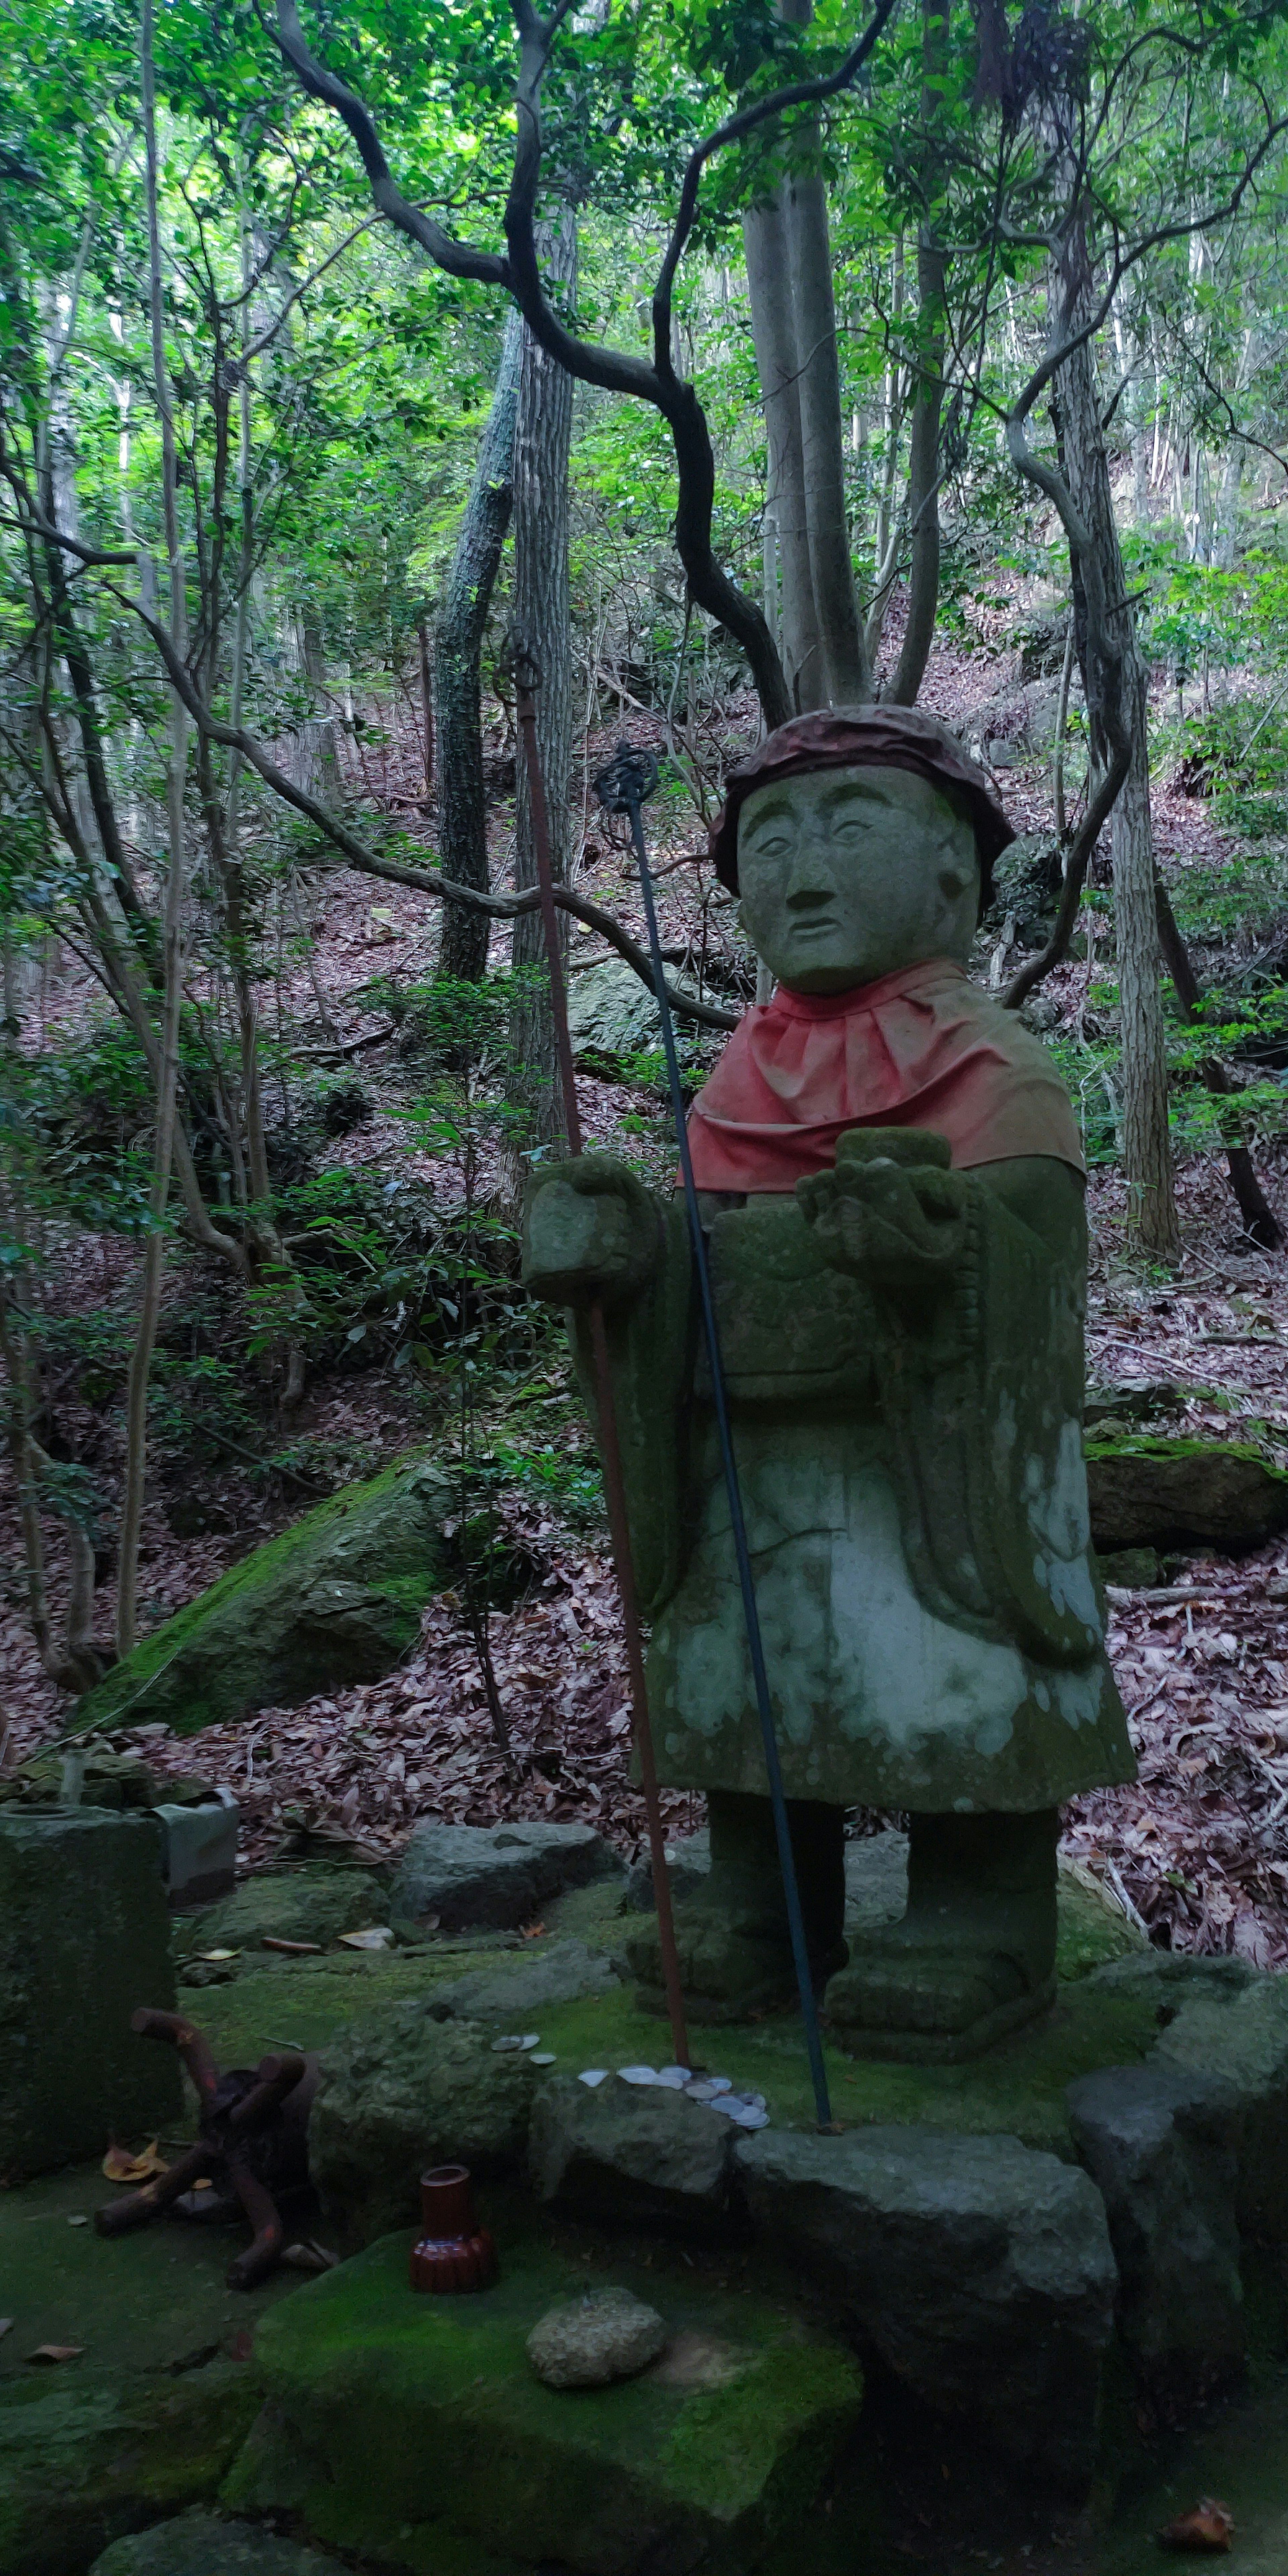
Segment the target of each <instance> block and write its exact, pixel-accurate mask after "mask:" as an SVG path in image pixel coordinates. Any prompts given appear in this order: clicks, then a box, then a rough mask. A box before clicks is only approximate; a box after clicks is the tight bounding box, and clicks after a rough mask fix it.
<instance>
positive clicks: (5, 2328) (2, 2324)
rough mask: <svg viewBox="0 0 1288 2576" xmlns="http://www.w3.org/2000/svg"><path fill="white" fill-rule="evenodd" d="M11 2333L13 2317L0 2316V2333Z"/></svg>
mask: <svg viewBox="0 0 1288 2576" xmlns="http://www.w3.org/2000/svg"><path fill="white" fill-rule="evenodd" d="M12 2333H13V2318H12V2317H0V2335H7V2334H12Z"/></svg>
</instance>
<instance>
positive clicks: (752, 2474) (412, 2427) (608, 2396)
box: [221, 2234, 863, 2576]
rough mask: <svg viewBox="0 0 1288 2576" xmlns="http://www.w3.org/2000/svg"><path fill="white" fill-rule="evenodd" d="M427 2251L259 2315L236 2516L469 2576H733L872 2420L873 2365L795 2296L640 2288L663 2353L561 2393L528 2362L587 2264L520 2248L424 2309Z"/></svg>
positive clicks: (357, 2266) (335, 2276)
mask: <svg viewBox="0 0 1288 2576" xmlns="http://www.w3.org/2000/svg"><path fill="white" fill-rule="evenodd" d="M411 2241H412V2240H411V2236H410V2234H408V2235H398V2236H392V2237H388V2238H385V2239H383V2240H382V2241H381V2243H380V2244H378V2245H373V2246H371V2247H369V2248H368V2250H367V2252H366V2253H365V2254H362V2255H359V2256H357V2257H356V2258H355V2259H354V2260H353V2261H352V2262H350V2263H346V2264H343V2265H342V2266H341V2267H340V2269H339V2270H338V2271H334V2272H331V2273H329V2274H327V2275H326V2276H325V2277H324V2278H323V2279H320V2280H318V2281H316V2282H314V2283H312V2284H310V2286H309V2287H308V2288H307V2289H306V2290H304V2291H303V2292H301V2294H300V2296H299V2297H298V2298H297V2299H294V2300H292V2301H290V2302H288V2304H287V2305H286V2306H285V2307H284V2308H282V2309H280V2310H278V2311H275V2313H274V2314H273V2315H272V2316H271V2317H269V2318H268V2319H267V2320H266V2321H265V2324H264V2325H263V2327H262V2328H261V2330H260V2334H259V2337H258V2340H257V2344H256V2364H257V2367H258V2369H259V2371H260V2374H261V2376H262V2380H263V2385H264V2392H265V2398H266V2404H265V2410H264V2414H263V2416H262V2417H261V2419H260V2421H259V2423H258V2424H257V2426H256V2427H255V2430H254V2431H253V2433H252V2434H251V2436H250V2438H249V2440H248V2442H247V2444H246V2446H245V2449H244V2450H243V2452H242V2454H241V2456H240V2458H239V2459H238V2461H237V2462H236V2463H235V2465H234V2467H233V2469H232V2471H231V2472H230V2474H229V2476H228V2478H227V2479H226V2481H225V2484H224V2488H223V2490H222V2496H221V2501H222V2502H223V2503H224V2504H225V2505H227V2506H228V2507H229V2508H230V2509H231V2510H233V2511H237V2510H240V2511H245V2512H255V2511H260V2512H264V2511H268V2510H272V2509H282V2508H287V2509H289V2510H290V2511H292V2512H293V2513H295V2514H297V2515H298V2516H299V2518H300V2524H301V2527H302V2529H303V2530H304V2532H305V2533H306V2534H307V2535H308V2536H309V2537H310V2538H316V2539H317V2540H319V2541H320V2542H321V2543H322V2545H323V2546H324V2547H326V2546H330V2547H334V2548H337V2549H341V2550H353V2551H355V2552H357V2553H361V2554H362V2555H363V2556H364V2557H365V2556H368V2555H369V2556H370V2557H371V2558H372V2559H374V2560H375V2561H377V2562H378V2563H379V2564H380V2565H382V2566H385V2565H387V2566H390V2567H393V2568H398V2569H401V2568H406V2569H408V2570H417V2571H419V2570H422V2569H424V2568H426V2567H430V2566H433V2567H438V2566H440V2565H452V2566H454V2567H455V2566H459V2567H460V2569H461V2571H462V2576H465V2571H467V2570H474V2569H477V2568H480V2567H482V2566H485V2565H486V2563H487V2558H486V2556H485V2553H487V2554H488V2555H491V2554H494V2555H495V2556H496V2557H497V2558H499V2559H500V2560H501V2561H502V2563H503V2564H505V2565H507V2566H513V2565H515V2564H516V2563H518V2564H521V2565H523V2566H532V2565H533V2564H534V2563H535V2564H538V2565H539V2564H541V2563H542V2562H551V2561H553V2562H554V2563H555V2564H556V2565H557V2566H560V2567H563V2568H569V2569H573V2570H576V2571H579V2576H580V2572H581V2571H584V2576H636V2571H640V2576H643V2571H644V2570H645V2569H647V2570H648V2571H649V2576H683V2571H686V2570H689V2569H694V2568H697V2567H701V2568H702V2570H703V2571H704V2576H707V2571H708V2570H709V2571H710V2576H737V2571H741V2570H746V2569H750V2568H754V2567H756V2566H758V2565H759V2564H761V2563H762V2560H763V2558H764V2556H765V2554H766V2553H767V2551H768V2550H769V2549H770V2548H771V2546H772V2545H773V2543H774V2541H775V2539H776V2538H777V2537H778V2536H780V2535H783V2534H787V2533H790V2532H792V2531H793V2529H794V2528H795V2527H796V2526H797V2524H798V2523H799V2521H800V2519H801V2517H802V2516H803V2515H804V2514H805V2512H806V2511H807V2509H808V2507H809V2505H810V2504H811V2502H812V2501H813V2499H814V2497H815V2496H816V2495H817V2494H818V2491H819V2488H820V2486H821V2485H822V2482H823V2480H824V2478H825V2477H826V2475H827V2472H828V2469H829V2467H830V2465H831V2463H832V2461H833V2459H834V2458H835V2456H836V2455H837V2453H838V2451H839V2450H840V2449H841V2448H842V2447H843V2446H844V2445H845V2443H846V2442H847V2439H848V2438H849V2437H850V2436H851V2435H852V2433H853V2431H854V2428H855V2426H856V2424H857V2420H858V2415H859V2410H860V2406H861V2402H862V2387H863V2383H862V2374H861V2372H860V2370H859V2368H858V2365H857V2363H856V2362H855V2361H854V2359H853V2358H852V2356H851V2355H850V2354H849V2353H848V2352H846V2351H845V2350H843V2349H842V2347H841V2346H840V2345H839V2344H837V2343H835V2342H833V2341H832V2340H831V2339H830V2338H829V2337H828V2336H826V2335H825V2334H822V2333H820V2332H819V2331H818V2330H817V2329H815V2328H811V2327H810V2326H809V2325H807V2324H806V2323H805V2322H804V2320H803V2319H801V2318H800V2317H799V2316H795V2315H793V2314H792V2313H791V2312H790V2311H785V2310H784V2307H783V2304H782V2302H781V2300H775V2301H770V2300H768V2299H766V2298H763V2297H761V2296H759V2295H758V2294H756V2293H751V2294H744V2295H730V2294H728V2293H721V2292H719V2291H712V2290H711V2289H710V2288H708V2289H705V2290H703V2289H701V2288H698V2287H695V2288H694V2289H693V2290H687V2289H678V2288H676V2287H675V2286H674V2285H673V2284H672V2283H670V2281H665V2282H664V2281H661V2280H655V2279H654V2276H653V2275H652V2274H651V2273H648V2272H644V2273H640V2274H638V2275H637V2276H632V2275H631V2274H629V2273H628V2274H627V2275H625V2276H624V2277H626V2279H627V2281H628V2284H629V2286H631V2287H632V2288H634V2289H635V2290H636V2291H637V2292H640V2293H642V2295H644V2296H645V2297H646V2298H647V2299H648V2301H649V2302H650V2303H651V2304H653V2305H655V2306H656V2307H657V2308H659V2309H660V2311H661V2312H662V2314H663V2317H664V2320H665V2322H666V2324H667V2326H668V2328H669V2330H670V2340H669V2342H668V2344H667V2346H666V2347H665V2348H664V2350H663V2352H662V2354H661V2357H660V2359H659V2360H658V2361H657V2362H655V2363H654V2364H653V2365H652V2367H651V2368H650V2369H649V2370H647V2371H645V2372H644V2373H643V2374H642V2375H641V2376H640V2377H639V2378H636V2379H631V2380H622V2381H619V2382H618V2383H617V2384H616V2385H614V2386H612V2387H609V2388H589V2389H576V2390H555V2389H550V2388H547V2387H545V2386H544V2385H543V2384H542V2382H541V2381H540V2380H539V2379H538V2378H537V2375H536V2373H535V2371H534V2370H533V2367H532V2364H531V2362H530V2361H529V2359H528V2356H527V2352H526V2349H525V2346H526V2342H527V2338H528V2336H529V2334H530V2333H531V2332H532V2329H533V2327H534V2326H535V2325H536V2323H537V2321H538V2319H539V2318H540V2317H541V2316H542V2315H543V2314H544V2313H545V2311H546V2310H547V2309H548V2308H549V2307H550V2306H551V2304H552V2302H554V2301H555V2300H557V2299H560V2298H567V2297H568V2296H570V2295H572V2294H573V2293H574V2292H578V2291H584V2290H585V2289H586V2287H587V2286H588V2279H589V2276H588V2274H587V2271H586V2269H585V2267H584V2266H582V2265H580V2264H573V2263H569V2262H567V2261H565V2260H564V2259H562V2258H561V2257H560V2256H558V2255H556V2254H554V2253H552V2252H551V2251H549V2250H548V2249H547V2248H546V2247H545V2246H544V2245H536V2244H532V2243H527V2244H525V2243H517V2244H516V2243H515V2242H514V2241H513V2240H509V2241H507V2242H506V2243H504V2244H503V2246H502V2253H501V2262H502V2274H501V2279H500V2281H499V2283H498V2284H497V2286H496V2287H495V2288H494V2289H491V2290H486V2291H483V2292H481V2293H478V2294H476V2295H474V2296H472V2297H469V2298H454V2299H453V2298H431V2297H424V2296H420V2297H418V2296H417V2294H416V2293H415V2292H414V2291H412V2290H410V2289H409V2288H408V2285H407V2260H408V2252H409V2248H410V2244H411ZM614 2277H615V2278H621V2277H623V2276H622V2275H621V2274H620V2273H618V2274H615V2275H614ZM453 2541H455V2543H456V2547H457V2549H458V2551H460V2555H459V2557H452V2556H451V2555H450V2551H451V2545H452V2543H453ZM463 2544H468V2546H463Z"/></svg>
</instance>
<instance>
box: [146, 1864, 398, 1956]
mask: <svg viewBox="0 0 1288 2576" xmlns="http://www.w3.org/2000/svg"><path fill="white" fill-rule="evenodd" d="M388 1909H389V1895H388V1890H387V1889H385V1888H383V1887H382V1886H381V1884H380V1881H379V1879H378V1878H373V1877H372V1875H371V1872H370V1871H369V1870H364V1869H328V1868H327V1867H326V1866H325V1864H324V1863H318V1864H315V1865H308V1864H306V1866H305V1867H304V1868H303V1869H291V1870H265V1871H263V1872H262V1873H259V1874H257V1875H256V1876H255V1877H253V1878H248V1879H245V1880H244V1881H243V1883H242V1885H241V1886H240V1887H237V1888H234V1890H233V1893H232V1895H231V1896H225V1897H222V1898H221V1899H220V1901H219V1903H218V1904H217V1905H212V1906H209V1907H207V1909H206V1911H205V1912H204V1913H202V1914H199V1915H198V1916H197V1917H196V1919H195V1921H189V1922H186V1923H185V1924H184V1926H183V1938H184V1943H185V1946H186V1947H188V1948H192V1949H197V1950H222V1949H226V1950H258V1949H262V1947H263V1944H264V1942H265V1940H266V1939H267V1940H271V1941H316V1942H318V1943H319V1944H321V1945H323V1946H325V1944H326V1943H327V1942H328V1941H338V1940H339V1938H340V1935H341V1933H342V1932H362V1931H364V1930H365V1929H366V1928H367V1927H368V1925H370V1924H375V1923H385V1922H387V1921H388V1919H389V1912H388Z"/></svg>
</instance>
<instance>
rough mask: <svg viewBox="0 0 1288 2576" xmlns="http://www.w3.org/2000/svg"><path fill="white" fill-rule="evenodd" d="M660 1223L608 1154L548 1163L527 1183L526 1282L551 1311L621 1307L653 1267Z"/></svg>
mask: <svg viewBox="0 0 1288 2576" xmlns="http://www.w3.org/2000/svg"><path fill="white" fill-rule="evenodd" d="M661 1244H662V1219H661V1215H660V1213H659V1210H658V1207H657V1205H656V1202H655V1201H654V1200H653V1199H652V1198H651V1197H650V1195H649V1193H648V1191H647V1190H646V1189H645V1188H644V1185H643V1183H642V1182H641V1181H637V1180H636V1178H635V1175H634V1173H633V1172H630V1171H628V1170H627V1168H626V1165H625V1164H624V1163H619V1162H618V1161H617V1159H616V1157H615V1156H614V1155H612V1154H580V1155H578V1156H577V1157H576V1158H575V1159H574V1160H572V1161H570V1162H566V1163H548V1164H546V1165H544V1166H543V1167H542V1169H540V1170H538V1171H536V1172H534V1173H533V1174H532V1176H531V1178H530V1180H529V1182H528V1190H527V1197H526V1200H525V1204H524V1210H523V1281H524V1286H525V1287H527V1288H530V1289H531V1291H532V1294H533V1296H534V1297H541V1298H544V1299H545V1300H546V1301H547V1302H548V1303H549V1304H551V1305H554V1306H592V1305H594V1304H595V1303H596V1302H599V1303H602V1304H603V1305H605V1306H616V1305H622V1304H624V1303H625V1302H626V1301H627V1300H628V1299H629V1298H631V1297H634V1296H637V1295H638V1294H639V1291H640V1290H641V1289H642V1288H643V1287H645V1286H646V1285H647V1282H648V1280H649V1279H650V1278H651V1277H652V1275H653V1272H654V1270H655V1269H656V1266H657V1261H658V1257H659V1253H660V1251H661Z"/></svg>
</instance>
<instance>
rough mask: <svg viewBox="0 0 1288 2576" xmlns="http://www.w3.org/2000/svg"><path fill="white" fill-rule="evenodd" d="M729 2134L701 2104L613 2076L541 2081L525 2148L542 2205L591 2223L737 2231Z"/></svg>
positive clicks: (697, 2232)
mask: <svg viewBox="0 0 1288 2576" xmlns="http://www.w3.org/2000/svg"><path fill="white" fill-rule="evenodd" d="M734 2135H735V2132H734V2130H733V2127H732V2125H731V2123H730V2122H729V2121H728V2120H724V2119H721V2117H720V2115H719V2113H718V2112H715V2111H712V2110H711V2109H710V2108H709V2107H708V2106H707V2105H706V2104H705V2103H701V2102H691V2101H689V2100H688V2099H687V2098H686V2096H685V2095H684V2094H683V2093H671V2092H666V2091H663V2090H662V2089H661V2088H660V2087H657V2086H654V2085H647V2086H640V2085H634V2084H624V2083H623V2082H622V2080H621V2078H620V2076H618V2075H616V2074H613V2073H610V2074H609V2075H608V2076H607V2077H606V2079H605V2081H604V2082H603V2083H602V2084H600V2085H596V2086H594V2087H593V2088H592V2087H590V2086H588V2085H585V2084H582V2083H580V2082H579V2081H578V2080H577V2079H576V2078H571V2079H570V2078H567V2077H564V2078H555V2079H553V2080H552V2081H550V2082H548V2083H546V2084H544V2085H542V2087H541V2089H540V2091H539V2093H538V2094H537V2097H536V2100H535V2102H534V2105H533V2112H532V2129H531V2135H530V2138H529V2144H528V2168H529V2174H530V2177H531V2181H532V2188H533V2190H534V2192H535V2193H536V2196H537V2199H538V2200H539V2201H541V2202H542V2203H543V2204H545V2205H546V2206H549V2207H553V2208H554V2209H556V2210H558V2211H560V2212H561V2213H563V2214H564V2215H566V2216H568V2217H576V2218H579V2219H582V2220H584V2221H585V2222H587V2223H588V2224H591V2225H593V2224H595V2223H596V2222H600V2221H604V2220H606V2221H608V2222H609V2223H610V2224H614V2223H615V2224H617V2225H619V2226H630V2227H637V2228H638V2227H644V2228H649V2227H658V2228H661V2229H663V2230H664V2231H665V2232H666V2233H667V2234H669V2235H678V2236H711V2235H728V2234H730V2233H733V2232H736V2231H737V2223H738V2217H739V2211H738V2208H737V2205H736V2197H735V2192H734V2179H733V2178H734V2164H733V2140H734Z"/></svg>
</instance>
